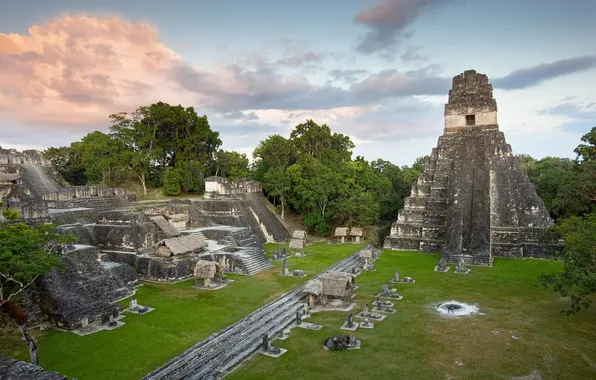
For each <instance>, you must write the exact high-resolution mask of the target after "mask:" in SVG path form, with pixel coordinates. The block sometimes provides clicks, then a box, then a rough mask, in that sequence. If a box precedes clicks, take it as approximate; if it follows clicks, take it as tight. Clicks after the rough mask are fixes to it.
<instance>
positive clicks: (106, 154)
mask: <svg viewBox="0 0 596 380" xmlns="http://www.w3.org/2000/svg"><path fill="white" fill-rule="evenodd" d="M81 143H82V144H81V147H82V154H81V162H82V164H83V166H84V167H85V177H86V178H87V182H88V183H103V184H105V185H111V184H113V180H114V179H115V175H116V173H117V171H118V170H119V168H120V167H121V164H122V161H121V153H122V152H123V151H124V149H125V147H124V146H123V144H122V142H121V141H119V140H116V139H114V138H112V136H110V135H108V134H105V133H102V132H100V131H94V132H91V133H88V134H87V135H86V136H84V137H83V138H82V139H81Z"/></svg>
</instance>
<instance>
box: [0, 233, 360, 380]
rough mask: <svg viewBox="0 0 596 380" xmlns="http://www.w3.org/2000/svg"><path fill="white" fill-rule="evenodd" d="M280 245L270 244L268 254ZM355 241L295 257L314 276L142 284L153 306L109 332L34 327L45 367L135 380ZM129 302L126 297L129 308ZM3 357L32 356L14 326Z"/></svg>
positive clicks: (141, 292)
mask: <svg viewBox="0 0 596 380" xmlns="http://www.w3.org/2000/svg"><path fill="white" fill-rule="evenodd" d="M277 246H278V245H276V244H267V245H266V246H265V250H266V251H267V252H268V253H269V252H271V251H272V250H273V249H274V248H276V247H277ZM360 247H361V246H360V245H353V244H343V245H328V244H326V243H317V244H312V245H310V246H308V247H307V248H306V254H307V256H306V257H300V258H290V259H289V260H288V264H289V267H290V270H294V269H303V270H304V271H305V272H306V273H307V274H309V277H306V278H304V279H298V278H294V277H282V276H280V275H279V273H280V269H279V268H280V266H281V263H280V262H278V261H276V262H275V265H276V268H273V269H271V270H269V271H266V272H262V273H259V274H257V275H255V276H239V275H230V276H229V278H231V279H233V280H234V282H233V283H231V284H230V285H228V286H227V287H225V288H223V289H221V290H216V291H207V290H196V289H193V288H192V285H194V280H188V281H184V282H181V283H178V284H170V285H167V284H154V283H145V285H144V286H142V287H140V288H139V289H138V290H137V294H136V297H137V299H138V302H139V304H141V305H148V306H152V307H155V308H156V310H155V311H152V312H151V313H149V314H146V315H135V314H130V313H126V318H124V319H123V322H126V325H124V326H122V327H120V328H117V329H115V330H112V331H101V332H98V333H95V334H92V335H87V336H83V337H81V336H78V335H76V334H73V333H70V332H61V331H53V330H51V331H45V332H39V331H34V334H35V335H36V336H37V337H38V340H39V346H40V349H39V355H40V364H41V366H42V367H44V368H45V369H47V370H50V371H58V372H60V373H62V374H64V375H67V376H70V377H76V378H77V379H79V380H95V379H97V380H105V379H110V380H119V379H122V380H136V379H139V378H141V377H142V376H144V375H146V374H147V373H149V372H150V371H152V370H154V369H156V368H158V367H159V366H161V365H162V364H164V363H165V362H167V361H168V360H169V359H171V358H172V357H174V356H176V355H179V354H181V353H182V352H184V351H185V350H186V349H188V348H189V347H190V346H192V345H193V344H195V343H197V342H199V341H201V340H203V339H205V338H206V337H208V336H209V335H210V334H212V333H214V332H217V331H219V330H220V329H222V328H224V327H226V326H228V325H230V324H232V323H234V322H236V321H238V320H240V319H241V318H243V317H244V316H246V315H247V314H249V313H251V312H252V311H254V310H256V309H258V308H259V307H260V306H262V305H264V304H266V303H267V302H269V301H271V300H273V299H275V298H276V297H278V296H279V295H280V294H282V293H284V292H286V291H288V290H290V289H292V288H294V287H296V286H297V285H299V284H300V283H302V282H304V281H306V280H308V279H309V278H310V277H312V275H313V274H316V273H319V272H321V271H322V270H323V269H325V268H326V267H328V266H330V265H331V264H333V263H335V262H337V261H339V260H341V259H342V258H344V257H346V256H348V255H350V254H353V253H354V252H356V251H357V250H358V249H359V248H360ZM127 304H128V300H126V301H124V302H122V306H123V307H124V306H125V305H126V306H127ZM0 341H1V342H2V344H1V345H0V354H2V355H7V356H10V357H14V358H18V359H21V360H26V361H28V360H29V359H28V352H27V350H26V347H25V345H24V344H23V342H22V341H21V340H20V336H19V335H18V334H17V330H16V328H14V329H10V330H6V331H4V332H0Z"/></svg>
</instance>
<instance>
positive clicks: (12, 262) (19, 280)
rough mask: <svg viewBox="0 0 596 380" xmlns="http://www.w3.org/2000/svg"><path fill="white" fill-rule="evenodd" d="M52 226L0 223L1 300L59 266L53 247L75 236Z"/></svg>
mask: <svg viewBox="0 0 596 380" xmlns="http://www.w3.org/2000/svg"><path fill="white" fill-rule="evenodd" d="M55 230H56V226H55V225H52V224H40V225H38V226H30V225H27V224H24V223H16V224H8V225H0V303H4V302H7V301H9V300H10V298H11V297H12V296H14V295H16V294H18V293H19V292H20V291H22V290H24V289H25V288H26V287H27V286H28V285H29V284H31V282H33V281H34V280H35V279H36V278H37V277H38V276H41V275H43V274H46V273H47V272H49V271H50V270H52V269H53V268H56V267H60V266H61V261H60V257H59V256H57V255H55V254H53V253H52V251H53V250H54V249H55V248H56V246H57V245H58V244H62V243H67V242H72V241H73V240H74V238H73V237H72V236H65V235H60V234H57V233H56V231H55Z"/></svg>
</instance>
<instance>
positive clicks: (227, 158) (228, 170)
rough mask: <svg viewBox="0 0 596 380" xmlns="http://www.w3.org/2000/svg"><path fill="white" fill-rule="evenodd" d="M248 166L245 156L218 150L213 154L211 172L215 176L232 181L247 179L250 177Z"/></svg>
mask: <svg viewBox="0 0 596 380" xmlns="http://www.w3.org/2000/svg"><path fill="white" fill-rule="evenodd" d="M248 164H249V162H248V157H246V154H244V153H242V154H240V153H238V152H234V151H225V150H223V149H220V150H218V151H217V153H215V159H214V160H213V164H212V166H213V168H212V170H211V171H212V174H213V175H215V176H220V177H225V178H227V179H228V180H230V181H233V180H235V179H237V178H247V177H249V176H250V171H249V169H248Z"/></svg>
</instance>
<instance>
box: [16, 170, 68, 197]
mask: <svg viewBox="0 0 596 380" xmlns="http://www.w3.org/2000/svg"><path fill="white" fill-rule="evenodd" d="M20 167H21V178H22V180H23V183H24V184H25V185H26V186H27V188H28V189H29V191H31V195H33V196H34V197H35V198H42V197H43V196H44V195H45V194H48V193H53V192H56V191H58V190H60V186H59V185H58V184H57V183H56V181H55V180H54V178H53V177H52V175H51V173H50V171H51V168H48V167H45V166H41V165H21V166H20Z"/></svg>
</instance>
